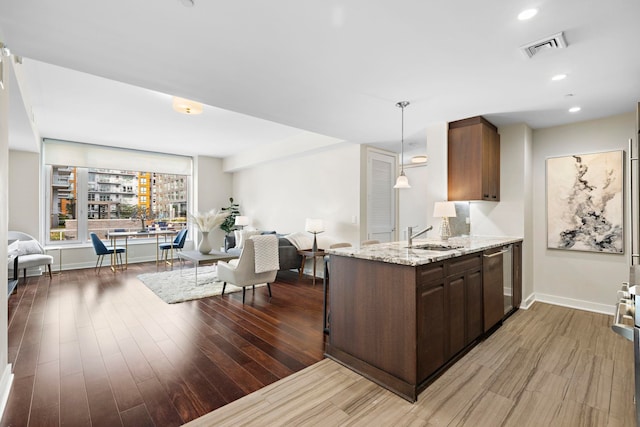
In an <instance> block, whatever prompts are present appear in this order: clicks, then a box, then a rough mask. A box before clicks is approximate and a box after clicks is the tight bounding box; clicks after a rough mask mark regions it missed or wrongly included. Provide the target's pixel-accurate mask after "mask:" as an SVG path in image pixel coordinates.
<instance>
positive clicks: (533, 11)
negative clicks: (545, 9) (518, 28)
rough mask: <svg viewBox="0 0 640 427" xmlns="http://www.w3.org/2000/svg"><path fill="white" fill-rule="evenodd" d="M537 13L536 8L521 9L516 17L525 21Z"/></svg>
mask: <svg viewBox="0 0 640 427" xmlns="http://www.w3.org/2000/svg"><path fill="white" fill-rule="evenodd" d="M537 13H538V9H527V10H523V11H522V12H520V13H519V14H518V19H519V20H521V21H526V20H527V19H531V18H533V17H534V16H536V14H537Z"/></svg>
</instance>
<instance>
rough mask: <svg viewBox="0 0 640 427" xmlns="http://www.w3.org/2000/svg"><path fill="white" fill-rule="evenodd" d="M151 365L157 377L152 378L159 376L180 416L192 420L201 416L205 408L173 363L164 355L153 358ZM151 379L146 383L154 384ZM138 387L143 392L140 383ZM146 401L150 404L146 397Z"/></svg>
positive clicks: (160, 383)
mask: <svg viewBox="0 0 640 427" xmlns="http://www.w3.org/2000/svg"><path fill="white" fill-rule="evenodd" d="M151 366H152V367H153V370H154V372H155V373H156V377H154V378H152V379H151V380H156V378H157V382H158V384H159V385H160V386H161V388H162V390H163V391H164V393H165V394H166V396H167V398H168V399H169V400H170V401H171V403H172V405H173V408H175V410H176V412H177V413H178V414H179V415H180V418H181V419H183V420H192V419H194V418H197V417H199V416H200V414H201V413H202V412H203V411H204V409H203V408H202V407H201V406H200V404H199V400H198V399H197V397H196V396H194V394H193V391H192V390H191V389H190V388H189V386H188V385H187V384H186V382H185V381H184V379H183V378H182V375H181V374H180V372H178V371H177V370H176V369H174V367H173V365H171V363H169V361H168V360H167V359H166V358H165V357H164V356H163V357H162V358H155V359H153V360H152V361H151ZM151 380H147V381H145V382H144V383H146V384H154V383H149V381H151ZM138 387H139V389H140V391H141V392H142V388H141V387H140V384H138ZM145 403H146V404H147V405H148V406H149V405H150V402H148V401H147V400H146V398H145ZM149 408H150V410H153V408H152V407H151V406H149Z"/></svg>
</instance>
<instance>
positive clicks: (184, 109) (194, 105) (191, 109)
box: [173, 96, 202, 114]
mask: <svg viewBox="0 0 640 427" xmlns="http://www.w3.org/2000/svg"><path fill="white" fill-rule="evenodd" d="M173 109H174V110H176V111H177V112H178V113H182V114H200V113H202V104H200V103H199V102H195V101H191V100H189V99H185V98H179V97H177V96H174V97H173Z"/></svg>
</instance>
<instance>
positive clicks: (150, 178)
mask: <svg viewBox="0 0 640 427" xmlns="http://www.w3.org/2000/svg"><path fill="white" fill-rule="evenodd" d="M47 141H49V143H47ZM44 148H45V150H44V153H45V154H44V159H45V165H44V182H45V190H46V191H45V193H46V197H47V200H46V203H45V209H46V218H47V219H48V220H47V221H46V224H45V226H46V229H47V233H46V237H47V242H48V243H71V244H72V243H86V242H89V240H90V236H89V235H90V233H92V232H94V233H96V234H97V235H98V236H99V237H100V238H101V239H106V238H107V235H108V233H109V231H113V230H115V229H119V230H122V229H124V230H127V231H138V230H140V229H141V228H143V226H144V227H149V226H153V225H154V224H156V223H160V222H161V223H163V224H167V223H168V224H171V225H174V226H175V228H182V227H183V226H185V225H186V220H187V212H188V211H189V206H190V201H189V194H190V191H189V186H188V185H183V186H182V187H181V188H182V189H181V191H179V192H178V193H177V194H176V196H177V197H176V198H175V199H174V200H173V201H168V200H166V199H164V200H163V198H162V195H163V194H165V190H163V189H158V188H155V186H156V185H157V184H156V183H160V182H163V183H174V182H182V183H183V184H184V183H188V182H190V180H191V176H190V168H191V160H190V159H189V158H184V157H182V156H171V155H164V154H158V153H147V152H143V153H142V154H141V153H140V152H136V151H129V150H119V149H114V148H110V147H98V146H90V145H88V144H76V143H70V142H66V141H53V140H45V143H44ZM74 150H75V151H74ZM76 151H80V155H75V156H74V154H77V153H76ZM93 151H97V153H93ZM112 151H115V152H116V153H115V155H114V153H111V152H112ZM86 152H90V153H91V154H92V155H86ZM105 152H106V153H105ZM69 153H71V154H69ZM105 154H110V155H108V156H107V155H105ZM74 157H77V158H79V159H80V160H78V161H77V163H78V164H76V165H71V164H62V165H61V164H59V163H57V160H61V159H64V160H67V159H69V160H71V161H72V162H73V160H74ZM130 157H132V158H133V159H131V158H130ZM86 158H90V159H98V160H99V161H96V162H95V163H96V166H92V165H90V164H87V162H84V161H83V159H86ZM149 158H151V160H149ZM105 159H107V160H108V161H106V162H103V160H105ZM185 159H187V160H188V161H187V160H185ZM119 160H120V163H122V166H123V167H122V168H117V167H116V166H117V164H118V163H119ZM174 161H175V164H174ZM74 163H76V162H74ZM101 163H102V164H101ZM144 164H148V165H151V166H154V167H158V171H140V170H129V169H126V167H127V166H132V165H138V166H139V165H144ZM102 165H104V166H108V167H97V166H102ZM163 169H165V170H169V171H170V172H173V171H174V170H180V171H185V172H187V174H176V173H165V172H164V171H163ZM154 240H155V238H154Z"/></svg>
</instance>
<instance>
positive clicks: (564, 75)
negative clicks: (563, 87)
mask: <svg viewBox="0 0 640 427" xmlns="http://www.w3.org/2000/svg"><path fill="white" fill-rule="evenodd" d="M566 78H567V75H566V74H556V75H555V76H553V77H551V80H553V81H554V82H557V81H559V80H564V79H566Z"/></svg>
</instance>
